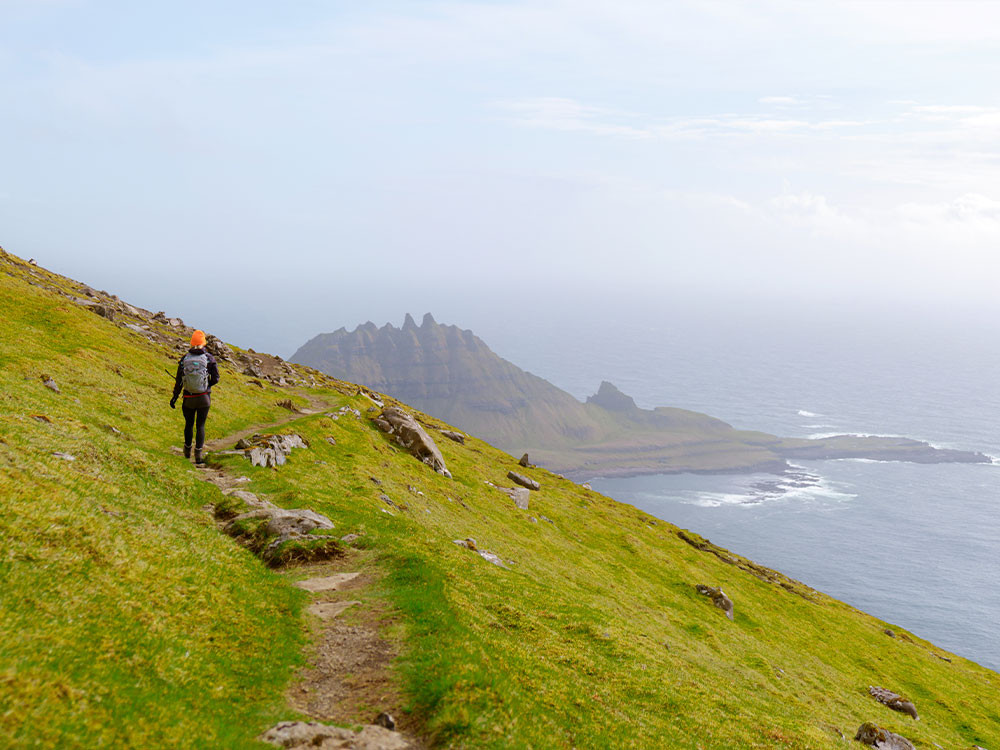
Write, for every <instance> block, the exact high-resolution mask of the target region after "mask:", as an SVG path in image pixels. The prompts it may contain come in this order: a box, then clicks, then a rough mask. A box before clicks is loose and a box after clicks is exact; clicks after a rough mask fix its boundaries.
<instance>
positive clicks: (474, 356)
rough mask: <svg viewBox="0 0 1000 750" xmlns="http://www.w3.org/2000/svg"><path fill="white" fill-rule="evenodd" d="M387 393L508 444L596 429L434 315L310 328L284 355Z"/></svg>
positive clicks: (578, 409)
mask: <svg viewBox="0 0 1000 750" xmlns="http://www.w3.org/2000/svg"><path fill="white" fill-rule="evenodd" d="M292 361H294V362H300V363H302V364H306V365H310V366H312V367H315V368H317V369H319V370H322V371H323V372H326V373H329V374H330V375H333V376H334V377H338V378H342V379H344V380H349V381H353V382H356V383H361V384H363V385H366V386H368V387H370V388H372V389H374V390H376V391H380V392H382V393H387V394H390V395H392V396H395V397H396V398H398V399H400V400H402V401H404V402H406V403H410V404H413V405H414V406H416V407H418V408H420V409H422V410H424V411H426V412H428V413H430V414H434V415H435V416H437V417H440V418H441V419H443V420H446V421H448V422H451V423H452V424H454V425H456V426H458V427H461V428H462V429H464V430H468V431H470V432H473V433H475V434H478V435H482V436H483V437H485V438H486V439H488V440H490V441H491V442H493V443H495V444H496V445H499V446H501V447H505V448H509V449H511V450H518V449H521V448H522V447H524V446H525V445H538V444H540V442H545V441H548V442H558V443H562V442H564V441H565V440H566V439H567V438H572V439H573V440H586V439H589V438H592V437H596V436H597V434H598V432H599V430H598V428H597V425H595V424H594V422H593V420H592V418H591V417H590V415H589V414H588V413H587V411H586V410H585V409H584V407H583V404H581V403H580V402H578V401H577V400H576V399H574V398H573V397H572V396H571V395H570V394H568V393H566V392H564V391H562V390H560V389H559V388H556V387H555V386H554V385H552V384H551V383H549V382H548V381H546V380H544V379H542V378H539V377H537V376H535V375H532V374H531V373H529V372H525V371H524V370H522V369H521V368H519V367H517V366H515V365H513V364H511V363H510V362H508V361H507V360H505V359H503V358H501V357H499V356H497V355H496V354H495V353H494V352H493V351H492V350H491V349H490V348H489V347H488V346H487V345H486V344H485V343H483V341H482V340H481V339H479V338H478V337H477V336H476V335H475V334H473V333H472V331H468V330H462V329H460V328H458V327H457V326H453V325H441V324H439V323H437V322H436V321H435V320H434V318H433V317H432V316H431V315H430V313H428V314H426V315H425V316H424V317H423V320H422V322H421V324H420V325H419V326H418V325H417V324H416V321H414V319H413V318H412V316H410V315H407V316H406V318H405V320H404V322H403V325H402V327H401V328H396V327H395V326H393V325H391V324H387V325H385V326H383V327H382V328H377V327H376V326H375V325H374V324H373V323H370V322H369V323H365V324H364V325H361V326H359V327H358V328H356V329H355V330H354V331H347V330H346V329H344V328H341V329H339V330H337V331H334V332H333V333H326V334H321V335H319V336H316V337H315V338H313V339H312V340H311V341H309V342H308V343H307V344H305V345H304V346H303V347H302V348H300V349H299V350H298V351H297V352H295V354H294V355H293V356H292Z"/></svg>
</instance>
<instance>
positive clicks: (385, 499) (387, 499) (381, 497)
mask: <svg viewBox="0 0 1000 750" xmlns="http://www.w3.org/2000/svg"><path fill="white" fill-rule="evenodd" d="M378 499H379V500H381V501H382V502H383V503H385V504H386V505H388V506H389V507H391V508H397V507H399V506H397V505H396V503H394V502H393V501H392V498H391V497H389V496H388V495H379V496H378Z"/></svg>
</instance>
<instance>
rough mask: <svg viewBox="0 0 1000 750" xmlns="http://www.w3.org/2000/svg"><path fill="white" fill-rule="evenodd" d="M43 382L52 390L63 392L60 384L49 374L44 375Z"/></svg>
mask: <svg viewBox="0 0 1000 750" xmlns="http://www.w3.org/2000/svg"><path fill="white" fill-rule="evenodd" d="M42 384H43V385H44V386H45V387H46V388H48V389H49V390H50V391H55V392H56V393H62V391H61V390H59V386H58V385H56V381H54V380H53V379H52V378H50V377H49V376H48V375H42Z"/></svg>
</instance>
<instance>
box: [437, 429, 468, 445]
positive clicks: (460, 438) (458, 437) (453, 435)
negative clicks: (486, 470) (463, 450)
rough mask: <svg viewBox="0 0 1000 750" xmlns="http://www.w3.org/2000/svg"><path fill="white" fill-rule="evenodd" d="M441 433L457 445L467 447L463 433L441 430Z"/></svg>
mask: <svg viewBox="0 0 1000 750" xmlns="http://www.w3.org/2000/svg"><path fill="white" fill-rule="evenodd" d="M440 432H441V434H442V435H444V436H445V437H446V438H448V439H449V440H454V441H455V442H456V443H460V444H461V445H465V435H463V434H462V433H461V432H455V431H454V430H441V431H440Z"/></svg>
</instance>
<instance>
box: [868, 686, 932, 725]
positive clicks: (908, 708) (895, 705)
mask: <svg viewBox="0 0 1000 750" xmlns="http://www.w3.org/2000/svg"><path fill="white" fill-rule="evenodd" d="M868 692H869V694H870V695H871V696H872V698H874V699H875V700H877V701H878V702H879V703H881V704H883V705H886V706H888V707H889V708H891V709H892V710H893V711H899V712H900V713H902V714H906V715H907V716H912V717H913V718H914V719H919V718H920V717H919V716H918V715H917V707H916V706H915V705H913V701H911V700H907V699H906V698H904V697H903V696H901V695H900V694H899V693H894V692H892V691H891V690H886V689H885V688H880V687H873V686H871V685H869V686H868Z"/></svg>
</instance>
